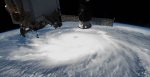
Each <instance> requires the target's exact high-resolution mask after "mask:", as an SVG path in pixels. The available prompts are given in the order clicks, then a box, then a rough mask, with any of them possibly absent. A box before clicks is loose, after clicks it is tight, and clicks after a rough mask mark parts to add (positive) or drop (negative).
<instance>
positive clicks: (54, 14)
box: [5, 0, 113, 37]
mask: <svg viewBox="0 0 150 77" xmlns="http://www.w3.org/2000/svg"><path fill="white" fill-rule="evenodd" d="M84 1H85V3H83V5H82V6H87V5H84V4H86V2H87V3H88V2H89V1H90V0H81V2H84ZM5 3H6V5H5V8H6V10H7V11H8V12H9V13H10V15H11V18H12V21H13V23H14V24H19V25H20V33H21V35H22V36H24V37H25V34H26V33H27V32H29V31H37V30H39V29H41V28H43V27H45V26H46V25H47V24H50V25H52V26H53V27H54V28H58V27H61V26H62V22H64V21H70V20H71V21H80V22H81V24H82V27H80V26H81V25H80V26H79V27H80V28H82V29H85V28H90V26H91V23H90V21H91V22H92V24H106V25H110V26H112V23H113V19H101V18H92V17H91V19H92V20H88V21H82V20H80V19H86V18H84V17H87V16H83V15H84V13H85V12H86V11H85V12H84V11H83V10H86V9H85V8H82V9H81V11H80V13H79V14H81V15H79V16H73V15H62V14H61V7H60V3H59V0H5ZM82 17H83V18H82ZM88 17H89V16H88ZM87 25H89V26H87Z"/></svg>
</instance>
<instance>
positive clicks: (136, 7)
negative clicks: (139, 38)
mask: <svg viewBox="0 0 150 77" xmlns="http://www.w3.org/2000/svg"><path fill="white" fill-rule="evenodd" d="M41 1H42V0H41ZM148 3H149V2H148V1H146V0H140V1H138V0H136V1H134V0H132V1H131V0H119V1H117V0H92V1H91V7H92V14H93V17H101V18H115V21H117V22H123V23H128V24H134V25H139V26H143V27H149V28H150V19H149V18H150V12H149V10H150V4H148ZM4 6H5V3H4V0H0V32H4V31H7V30H10V29H15V28H18V27H19V26H18V25H14V24H12V21H11V18H10V16H9V13H7V11H6V10H5V8H4ZM60 7H61V12H62V14H67V15H78V8H79V0H60Z"/></svg>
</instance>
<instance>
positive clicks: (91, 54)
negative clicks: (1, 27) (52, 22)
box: [0, 22, 150, 77]
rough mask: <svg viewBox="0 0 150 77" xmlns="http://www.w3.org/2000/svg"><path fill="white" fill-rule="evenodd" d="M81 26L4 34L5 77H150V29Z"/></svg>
mask: <svg viewBox="0 0 150 77" xmlns="http://www.w3.org/2000/svg"><path fill="white" fill-rule="evenodd" d="M78 25H79V23H78V22H63V26H62V27H61V28H59V29H56V30H55V29H50V28H49V25H47V27H46V28H44V29H41V30H39V31H38V32H39V38H36V37H35V36H34V35H35V33H34V32H29V33H28V34H27V37H26V38H24V37H21V36H20V35H19V34H18V33H19V30H18V29H17V30H12V31H8V32H5V33H0V77H150V60H149V59H150V29H147V28H140V27H136V26H132V25H128V24H119V23H115V24H114V26H113V27H111V26H104V25H93V26H92V28H90V29H79V28H78V27H77V26H78Z"/></svg>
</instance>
